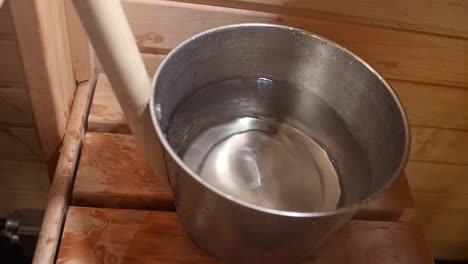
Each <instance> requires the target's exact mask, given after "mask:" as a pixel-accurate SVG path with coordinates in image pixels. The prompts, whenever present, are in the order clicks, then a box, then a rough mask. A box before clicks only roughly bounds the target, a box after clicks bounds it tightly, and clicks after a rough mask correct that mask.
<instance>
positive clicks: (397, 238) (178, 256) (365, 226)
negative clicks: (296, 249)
mask: <svg viewBox="0 0 468 264" xmlns="http://www.w3.org/2000/svg"><path fill="white" fill-rule="evenodd" d="M429 252H430V251H429V249H428V247H427V245H426V242H425V237H424V234H423V233H422V231H421V229H419V228H418V227H417V226H415V225H414V224H410V223H401V222H378V221H357V220H353V221H351V222H349V223H348V224H347V225H345V226H344V227H343V228H342V229H341V230H340V231H339V232H338V233H337V234H335V235H334V236H333V238H331V239H330V240H329V241H328V242H327V244H326V245H325V246H324V247H323V248H322V249H321V250H320V251H318V252H317V255H316V257H315V258H313V259H311V260H310V261H307V262H306V263H316V264H319V263H324V264H325V263H326V264H335V263H336V264H338V263H379V264H385V263H388V264H390V263H391V264H394V263H401V264H405V263H408V264H409V263H411V264H423V263H431V262H432V257H431V255H430V253H429ZM57 262H58V263H218V262H217V261H216V260H215V259H213V258H211V257H210V256H208V255H207V254H205V253H204V252H203V251H202V250H200V249H199V248H198V246H196V245H195V244H194V243H193V242H192V241H191V240H190V239H189V238H188V237H187V236H186V234H185V233H184V231H183V229H182V226H181V225H180V223H179V221H178V220H177V216H176V214H175V213H173V212H158V211H143V210H123V209H108V208H89V207H74V206H71V207H70V208H69V210H68V216H67V221H66V224H65V228H64V231H63V237H62V243H61V247H60V252H59V255H58V260H57Z"/></svg>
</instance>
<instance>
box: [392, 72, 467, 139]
mask: <svg viewBox="0 0 468 264" xmlns="http://www.w3.org/2000/svg"><path fill="white" fill-rule="evenodd" d="M389 82H390V84H391V86H392V87H393V88H394V90H395V91H396V93H397V95H398V97H399V98H400V99H401V101H402V103H403V105H404V107H405V110H406V112H407V114H408V117H409V120H410V123H411V124H412V125H422V126H430V127H437V128H451V129H460V130H467V131H468V105H467V104H466V102H468V90H466V89H461V88H456V87H448V86H441V85H430V84H422V83H415V82H405V81H399V80H393V79H391V80H389Z"/></svg>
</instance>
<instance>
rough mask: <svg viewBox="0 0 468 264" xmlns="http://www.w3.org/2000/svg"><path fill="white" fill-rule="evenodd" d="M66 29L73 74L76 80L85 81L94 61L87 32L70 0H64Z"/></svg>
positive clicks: (92, 71) (91, 74)
mask: <svg viewBox="0 0 468 264" xmlns="http://www.w3.org/2000/svg"><path fill="white" fill-rule="evenodd" d="M64 4H65V13H66V20H67V31H68V37H69V40H70V41H69V42H70V52H71V59H72V67H73V76H74V77H75V80H76V81H77V82H82V81H87V80H89V79H91V78H92V77H93V75H94V65H93V64H94V61H93V56H92V51H91V45H90V43H89V40H88V34H87V33H86V31H85V30H84V28H83V26H82V25H81V21H80V18H79V17H78V14H77V13H76V11H75V8H74V6H73V3H72V1H71V0H65V1H64Z"/></svg>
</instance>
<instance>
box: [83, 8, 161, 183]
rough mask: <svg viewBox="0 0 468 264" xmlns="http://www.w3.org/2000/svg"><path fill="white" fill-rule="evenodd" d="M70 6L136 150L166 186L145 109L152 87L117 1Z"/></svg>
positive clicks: (158, 149)
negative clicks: (110, 88)
mask: <svg viewBox="0 0 468 264" xmlns="http://www.w3.org/2000/svg"><path fill="white" fill-rule="evenodd" d="M74 4H75V7H76V10H77V12H78V14H79V16H80V18H82V19H81V21H82V22H83V24H84V27H85V28H86V31H87V32H88V35H89V37H90V39H91V42H92V43H93V47H94V48H95V50H96V54H97V56H98V57H99V60H100V61H101V63H102V65H103V68H104V71H105V72H106V74H107V77H108V78H109V80H110V82H111V83H112V87H113V90H114V93H115V94H116V96H117V98H118V100H119V103H120V106H121V107H122V109H123V112H124V113H125V116H126V117H127V119H128V121H129V126H130V128H131V131H132V132H133V134H134V135H135V137H136V140H137V142H138V146H139V148H140V150H141V151H142V153H143V155H144V156H145V157H146V159H147V160H148V161H149V162H150V166H151V167H152V168H153V170H154V171H155V173H156V175H158V176H161V180H162V181H164V182H166V184H167V186H168V183H167V177H166V168H165V164H164V159H163V156H162V147H161V144H160V142H159V139H158V136H157V135H156V131H155V129H154V127H153V124H152V121H151V116H150V110H149V100H150V98H151V96H152V94H153V88H152V86H151V83H150V81H149V78H148V74H147V72H146V70H145V67H144V64H143V61H142V59H141V56H140V53H139V51H138V48H137V46H136V44H135V39H134V38H133V35H132V32H131V31H130V27H129V25H128V22H127V19H126V18H125V14H124V11H123V9H122V6H121V4H120V2H119V1H92V0H75V1H74Z"/></svg>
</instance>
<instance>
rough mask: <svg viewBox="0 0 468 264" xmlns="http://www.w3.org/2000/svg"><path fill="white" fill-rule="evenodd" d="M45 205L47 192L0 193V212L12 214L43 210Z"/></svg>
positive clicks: (7, 191)
mask: <svg viewBox="0 0 468 264" xmlns="http://www.w3.org/2000/svg"><path fill="white" fill-rule="evenodd" d="M46 203H47V192H40V191H9V190H5V191H0V208H1V209H0V211H1V212H12V211H17V210H24V209H36V210H43V209H44V208H45V205H46Z"/></svg>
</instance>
